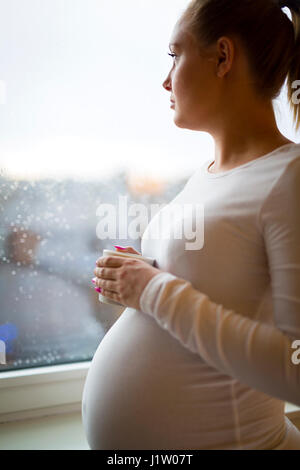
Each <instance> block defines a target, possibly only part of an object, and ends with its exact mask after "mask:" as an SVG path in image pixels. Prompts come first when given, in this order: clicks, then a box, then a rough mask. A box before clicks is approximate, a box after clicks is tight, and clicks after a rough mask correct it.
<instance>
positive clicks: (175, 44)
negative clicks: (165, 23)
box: [169, 42, 180, 49]
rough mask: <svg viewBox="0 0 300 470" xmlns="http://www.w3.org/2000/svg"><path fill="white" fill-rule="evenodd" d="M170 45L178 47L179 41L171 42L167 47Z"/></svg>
mask: <svg viewBox="0 0 300 470" xmlns="http://www.w3.org/2000/svg"><path fill="white" fill-rule="evenodd" d="M171 46H175V47H180V43H179V42H173V43H171V44H169V49H170V47H171Z"/></svg>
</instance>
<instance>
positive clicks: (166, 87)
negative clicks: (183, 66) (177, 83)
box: [162, 73, 172, 91]
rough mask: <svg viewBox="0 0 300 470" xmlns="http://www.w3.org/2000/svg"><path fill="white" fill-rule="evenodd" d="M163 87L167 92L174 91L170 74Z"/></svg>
mask: <svg viewBox="0 0 300 470" xmlns="http://www.w3.org/2000/svg"><path fill="white" fill-rule="evenodd" d="M162 86H163V87H164V89H165V90H167V91H171V90H172V85H171V77H170V73H169V74H168V76H167V78H166V79H165V81H164V82H163V84H162Z"/></svg>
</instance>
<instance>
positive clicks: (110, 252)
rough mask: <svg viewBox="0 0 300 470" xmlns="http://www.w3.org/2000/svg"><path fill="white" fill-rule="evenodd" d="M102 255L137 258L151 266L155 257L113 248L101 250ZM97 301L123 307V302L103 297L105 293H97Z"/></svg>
mask: <svg viewBox="0 0 300 470" xmlns="http://www.w3.org/2000/svg"><path fill="white" fill-rule="evenodd" d="M102 256H103V257H106V256H122V257H124V258H137V259H141V260H142V261H145V262H146V263H148V264H151V266H153V265H154V262H155V259H154V258H149V257H148V256H141V255H135V254H133V253H127V252H124V253H123V252H121V251H113V250H103V255H102ZM99 301H100V302H102V303H104V304H113V305H121V306H122V307H124V305H123V304H120V302H116V301H115V300H112V299H109V298H108V297H105V295H102V294H99Z"/></svg>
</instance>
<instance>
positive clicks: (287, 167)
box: [83, 144, 300, 449]
mask: <svg viewBox="0 0 300 470" xmlns="http://www.w3.org/2000/svg"><path fill="white" fill-rule="evenodd" d="M210 163H211V162H209V161H206V162H205V163H204V165H202V166H201V167H200V168H199V169H198V170H197V171H196V172H195V173H194V175H193V176H192V177H191V178H190V179H189V181H188V182H187V184H186V185H185V187H184V188H183V190H182V191H181V192H180V193H179V194H178V195H177V196H176V197H175V199H173V201H172V202H171V203H170V204H168V205H167V206H166V207H165V208H163V209H162V210H161V211H160V212H158V213H157V214H156V215H155V216H154V217H153V219H152V220H151V222H150V224H149V225H148V226H147V228H146V230H145V232H144V235H143V238H142V255H143V256H149V257H152V258H155V259H156V266H157V267H158V268H159V269H161V270H162V272H161V273H159V274H157V275H156V276H154V277H153V278H152V279H151V280H150V281H149V282H148V284H147V285H146V287H145V289H144V290H143V292H142V295H141V297H140V310H135V309H131V308H127V309H126V310H125V311H124V313H123V314H122V316H121V317H120V318H119V319H118V321H117V322H116V323H115V324H114V325H113V327H112V328H111V329H110V330H109V332H108V334H107V335H106V336H105V337H104V339H103V340H102V342H101V344H100V345H99V348H98V350H97V352H96V354H95V356H94V359H93V362H92V365H91V369H90V371H89V377H88V380H87V383H86V390H85V395H84V405H83V410H84V422H85V423H86V428H87V434H88V439H89V442H90V443H91V446H92V448H102V449H108V448H114V449H300V431H298V430H297V429H296V427H295V426H294V425H293V424H292V423H291V422H290V421H289V420H288V419H287V418H286V417H285V415H284V405H285V401H288V402H290V403H294V404H296V405H300V364H299V362H300V361H299V360H300V353H299V354H298V355H297V349H298V350H299V343H298V346H297V343H296V349H294V348H293V346H295V344H294V341H296V340H297V339H298V340H300V144H288V145H285V146H283V147H280V148H278V149H276V150H275V151H273V152H271V153H269V154H267V155H264V156H262V157H260V158H257V159H255V160H252V161H251V162H248V163H246V164H244V165H241V166H239V167H236V168H234V169H232V170H230V171H226V172H222V173H216V174H213V173H210V172H209V171H208V167H209V164H210ZM174 205H176V206H177V207H179V206H180V205H182V207H183V206H184V205H192V206H194V207H196V206H198V207H203V214H204V219H203V223H202V225H201V224H199V223H198V220H196V217H195V216H194V215H192V216H191V220H189V219H188V215H186V216H185V217H184V218H183V219H180V217H179V218H174V219H171V218H168V217H163V216H166V215H168V214H171V213H172V207H174ZM176 211H177V209H176ZM176 211H175V212H176ZM194 212H196V211H194ZM173 213H174V212H173ZM176 213H177V214H178V213H179V212H178V211H177V212H176ZM182 213H183V212H182ZM196 213H197V212H196ZM187 214H188V212H187ZM199 214H201V211H200V212H199ZM170 220H171V223H170ZM183 220H184V222H185V223H186V224H187V225H188V222H191V221H193V223H194V226H195V227H196V232H197V230H198V235H199V240H201V237H202V236H203V235H204V240H203V243H202V244H201V243H200V244H199V243H198V244H195V246H196V247H197V249H187V246H189V247H191V246H192V244H191V240H190V238H189V239H188V240H187V238H185V237H181V238H177V239H176V238H175V237H173V238H172V236H170V234H171V232H172V230H170V228H173V229H174V232H173V233H176V230H177V229H178V226H179V225H180V222H181V223H182V222H183ZM166 221H167V222H166ZM172 221H173V222H172ZM195 239H197V236H196V237H195ZM195 246H194V248H195ZM108 363H109V366H108ZM104 382H105V385H104V384H103V383H104ZM100 384H101V385H100ZM95 389H96V390H97V394H96V392H95V391H94V392H93V391H92V390H95ZM95 394H96V395H95ZM93 397H97V398H93ZM103 397H105V398H103ZM99 422H100V423H101V424H99ZM118 423H119V426H118ZM120 423H122V424H120ZM125 429H126V432H125ZM129 436H130V437H129ZM110 446H113V447H110Z"/></svg>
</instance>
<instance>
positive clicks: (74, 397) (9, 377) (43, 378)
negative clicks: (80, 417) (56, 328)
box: [0, 361, 91, 423]
mask: <svg viewBox="0 0 300 470" xmlns="http://www.w3.org/2000/svg"><path fill="white" fill-rule="evenodd" d="M90 364H91V361H85V362H77V363H73V364H62V365H54V366H47V367H36V368H32V369H22V370H16V371H8V372H0V423H5V422H10V421H16V420H23V419H30V418H35V417H41V416H49V415H52V414H60V413H69V412H76V411H77V412H78V411H81V400H82V393H83V387H84V383H85V379H86V375H87V372H88V369H89V367H90Z"/></svg>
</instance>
